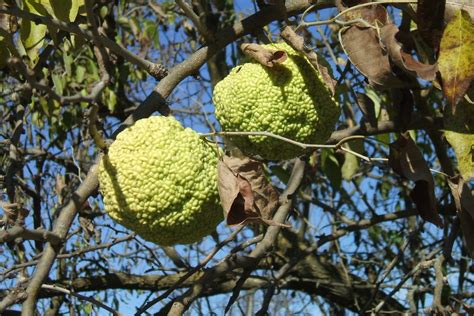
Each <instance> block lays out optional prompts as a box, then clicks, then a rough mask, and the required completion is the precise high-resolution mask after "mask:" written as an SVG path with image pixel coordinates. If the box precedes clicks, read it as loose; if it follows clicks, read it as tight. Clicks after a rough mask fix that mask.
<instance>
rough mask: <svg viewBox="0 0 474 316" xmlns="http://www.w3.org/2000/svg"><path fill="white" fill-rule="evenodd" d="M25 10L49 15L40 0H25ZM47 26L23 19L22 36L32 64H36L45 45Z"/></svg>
mask: <svg viewBox="0 0 474 316" xmlns="http://www.w3.org/2000/svg"><path fill="white" fill-rule="evenodd" d="M23 3H24V5H25V8H24V9H25V10H26V11H29V12H31V13H34V14H40V15H47V11H46V9H45V8H44V6H43V5H42V4H41V3H40V1H35V0H25V1H24V2H23ZM46 30H47V27H46V25H44V24H36V23H34V22H32V21H29V20H27V19H23V20H22V22H21V27H20V37H21V41H22V43H23V46H24V47H25V49H26V53H27V55H28V57H29V58H30V64H31V65H34V64H36V61H37V59H38V55H39V50H40V49H41V47H42V46H43V42H44V36H45V35H46Z"/></svg>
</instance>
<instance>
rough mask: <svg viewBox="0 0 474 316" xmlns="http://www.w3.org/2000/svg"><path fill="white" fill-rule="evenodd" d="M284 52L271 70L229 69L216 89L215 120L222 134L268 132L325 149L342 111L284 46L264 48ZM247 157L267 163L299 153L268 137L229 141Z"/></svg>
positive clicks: (312, 72) (252, 66)
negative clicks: (281, 61)
mask: <svg viewBox="0 0 474 316" xmlns="http://www.w3.org/2000/svg"><path fill="white" fill-rule="evenodd" d="M262 46H263V47H265V48H268V49H272V50H284V51H286V53H287V55H288V58H287V59H286V60H285V61H284V62H283V63H282V64H281V65H277V66H275V67H273V68H267V67H265V66H262V65H261V64H259V63H258V62H256V61H249V62H246V63H244V64H242V65H239V66H237V67H235V68H233V69H232V70H231V72H230V74H229V75H228V76H227V77H225V78H224V79H223V80H222V81H220V82H219V83H217V85H216V86H215V88H214V104H215V107H216V118H217V120H218V121H219V123H220V125H221V127H222V130H223V131H225V132H263V131H264V132H271V133H273V134H276V135H279V136H283V137H286V138H289V139H292V140H295V141H298V142H302V143H311V144H324V143H325V142H326V141H327V139H328V138H329V136H330V135H331V133H332V132H333V131H334V128H335V124H336V122H337V120H338V118H339V114H340V109H339V106H338V104H337V102H336V101H335V99H334V98H333V97H332V96H331V93H330V92H329V90H328V89H327V87H326V85H325V84H324V82H323V80H322V77H321V75H320V74H319V72H317V71H316V70H315V69H314V68H313V66H311V64H310V63H309V62H308V60H307V59H306V58H305V57H304V56H302V55H301V54H299V53H297V52H296V51H295V50H293V49H292V48H291V47H290V46H289V45H287V44H285V43H279V44H269V45H262ZM230 140H231V142H232V143H233V144H234V145H236V146H237V147H238V148H239V149H240V150H241V151H243V152H244V153H246V154H249V155H259V156H260V157H262V158H264V159H268V160H284V159H290V158H294V157H296V156H298V155H300V154H302V153H303V150H302V149H301V148H300V147H298V146H295V145H292V144H289V143H288V142H284V141H282V140H278V139H275V138H272V137H266V136H233V137H230Z"/></svg>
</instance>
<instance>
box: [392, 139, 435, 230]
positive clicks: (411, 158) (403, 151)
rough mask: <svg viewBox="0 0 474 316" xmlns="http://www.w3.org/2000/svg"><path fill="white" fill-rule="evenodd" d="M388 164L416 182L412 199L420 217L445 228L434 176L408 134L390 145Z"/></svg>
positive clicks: (411, 195) (411, 193)
mask: <svg viewBox="0 0 474 316" xmlns="http://www.w3.org/2000/svg"><path fill="white" fill-rule="evenodd" d="M388 163H389V165H390V167H392V169H393V170H394V171H395V172H396V173H398V174H399V175H401V176H402V177H405V178H407V179H408V180H411V181H414V182H415V187H414V189H413V190H412V192H410V198H411V199H412V200H413V202H415V205H416V208H417V210H418V212H419V213H420V216H421V217H422V218H423V219H424V220H426V221H429V222H431V223H433V224H435V225H437V226H438V227H443V222H442V220H441V218H440V217H439V215H438V211H437V205H436V198H435V194H434V180H433V176H432V175H431V172H430V169H429V167H428V165H427V164H426V161H425V160H424V159H423V154H422V153H421V151H420V150H419V149H418V147H417V146H416V144H415V142H414V141H413V139H411V137H410V134H409V133H408V132H407V133H402V134H400V135H399V137H398V139H397V140H396V141H395V142H393V143H391V144H390V154H389V157H388Z"/></svg>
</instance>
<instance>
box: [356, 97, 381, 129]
mask: <svg viewBox="0 0 474 316" xmlns="http://www.w3.org/2000/svg"><path fill="white" fill-rule="evenodd" d="M357 105H359V108H360V110H361V111H362V114H363V115H364V118H365V120H366V121H367V122H368V123H369V124H370V125H371V126H372V127H377V116H376V115H375V104H374V101H372V99H371V98H369V97H368V96H367V95H365V94H363V93H358V94H357Z"/></svg>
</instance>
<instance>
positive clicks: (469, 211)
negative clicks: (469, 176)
mask: <svg viewBox="0 0 474 316" xmlns="http://www.w3.org/2000/svg"><path fill="white" fill-rule="evenodd" d="M448 184H449V188H450V189H451V193H452V195H453V197H454V203H455V204H456V209H457V213H458V216H459V220H460V222H461V230H462V232H463V235H464V241H465V243H466V247H467V249H468V250H469V253H470V255H471V257H474V195H473V192H472V190H471V189H470V188H469V186H468V185H467V184H466V183H465V182H464V179H463V178H462V177H461V176H456V177H452V178H450V179H448Z"/></svg>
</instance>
